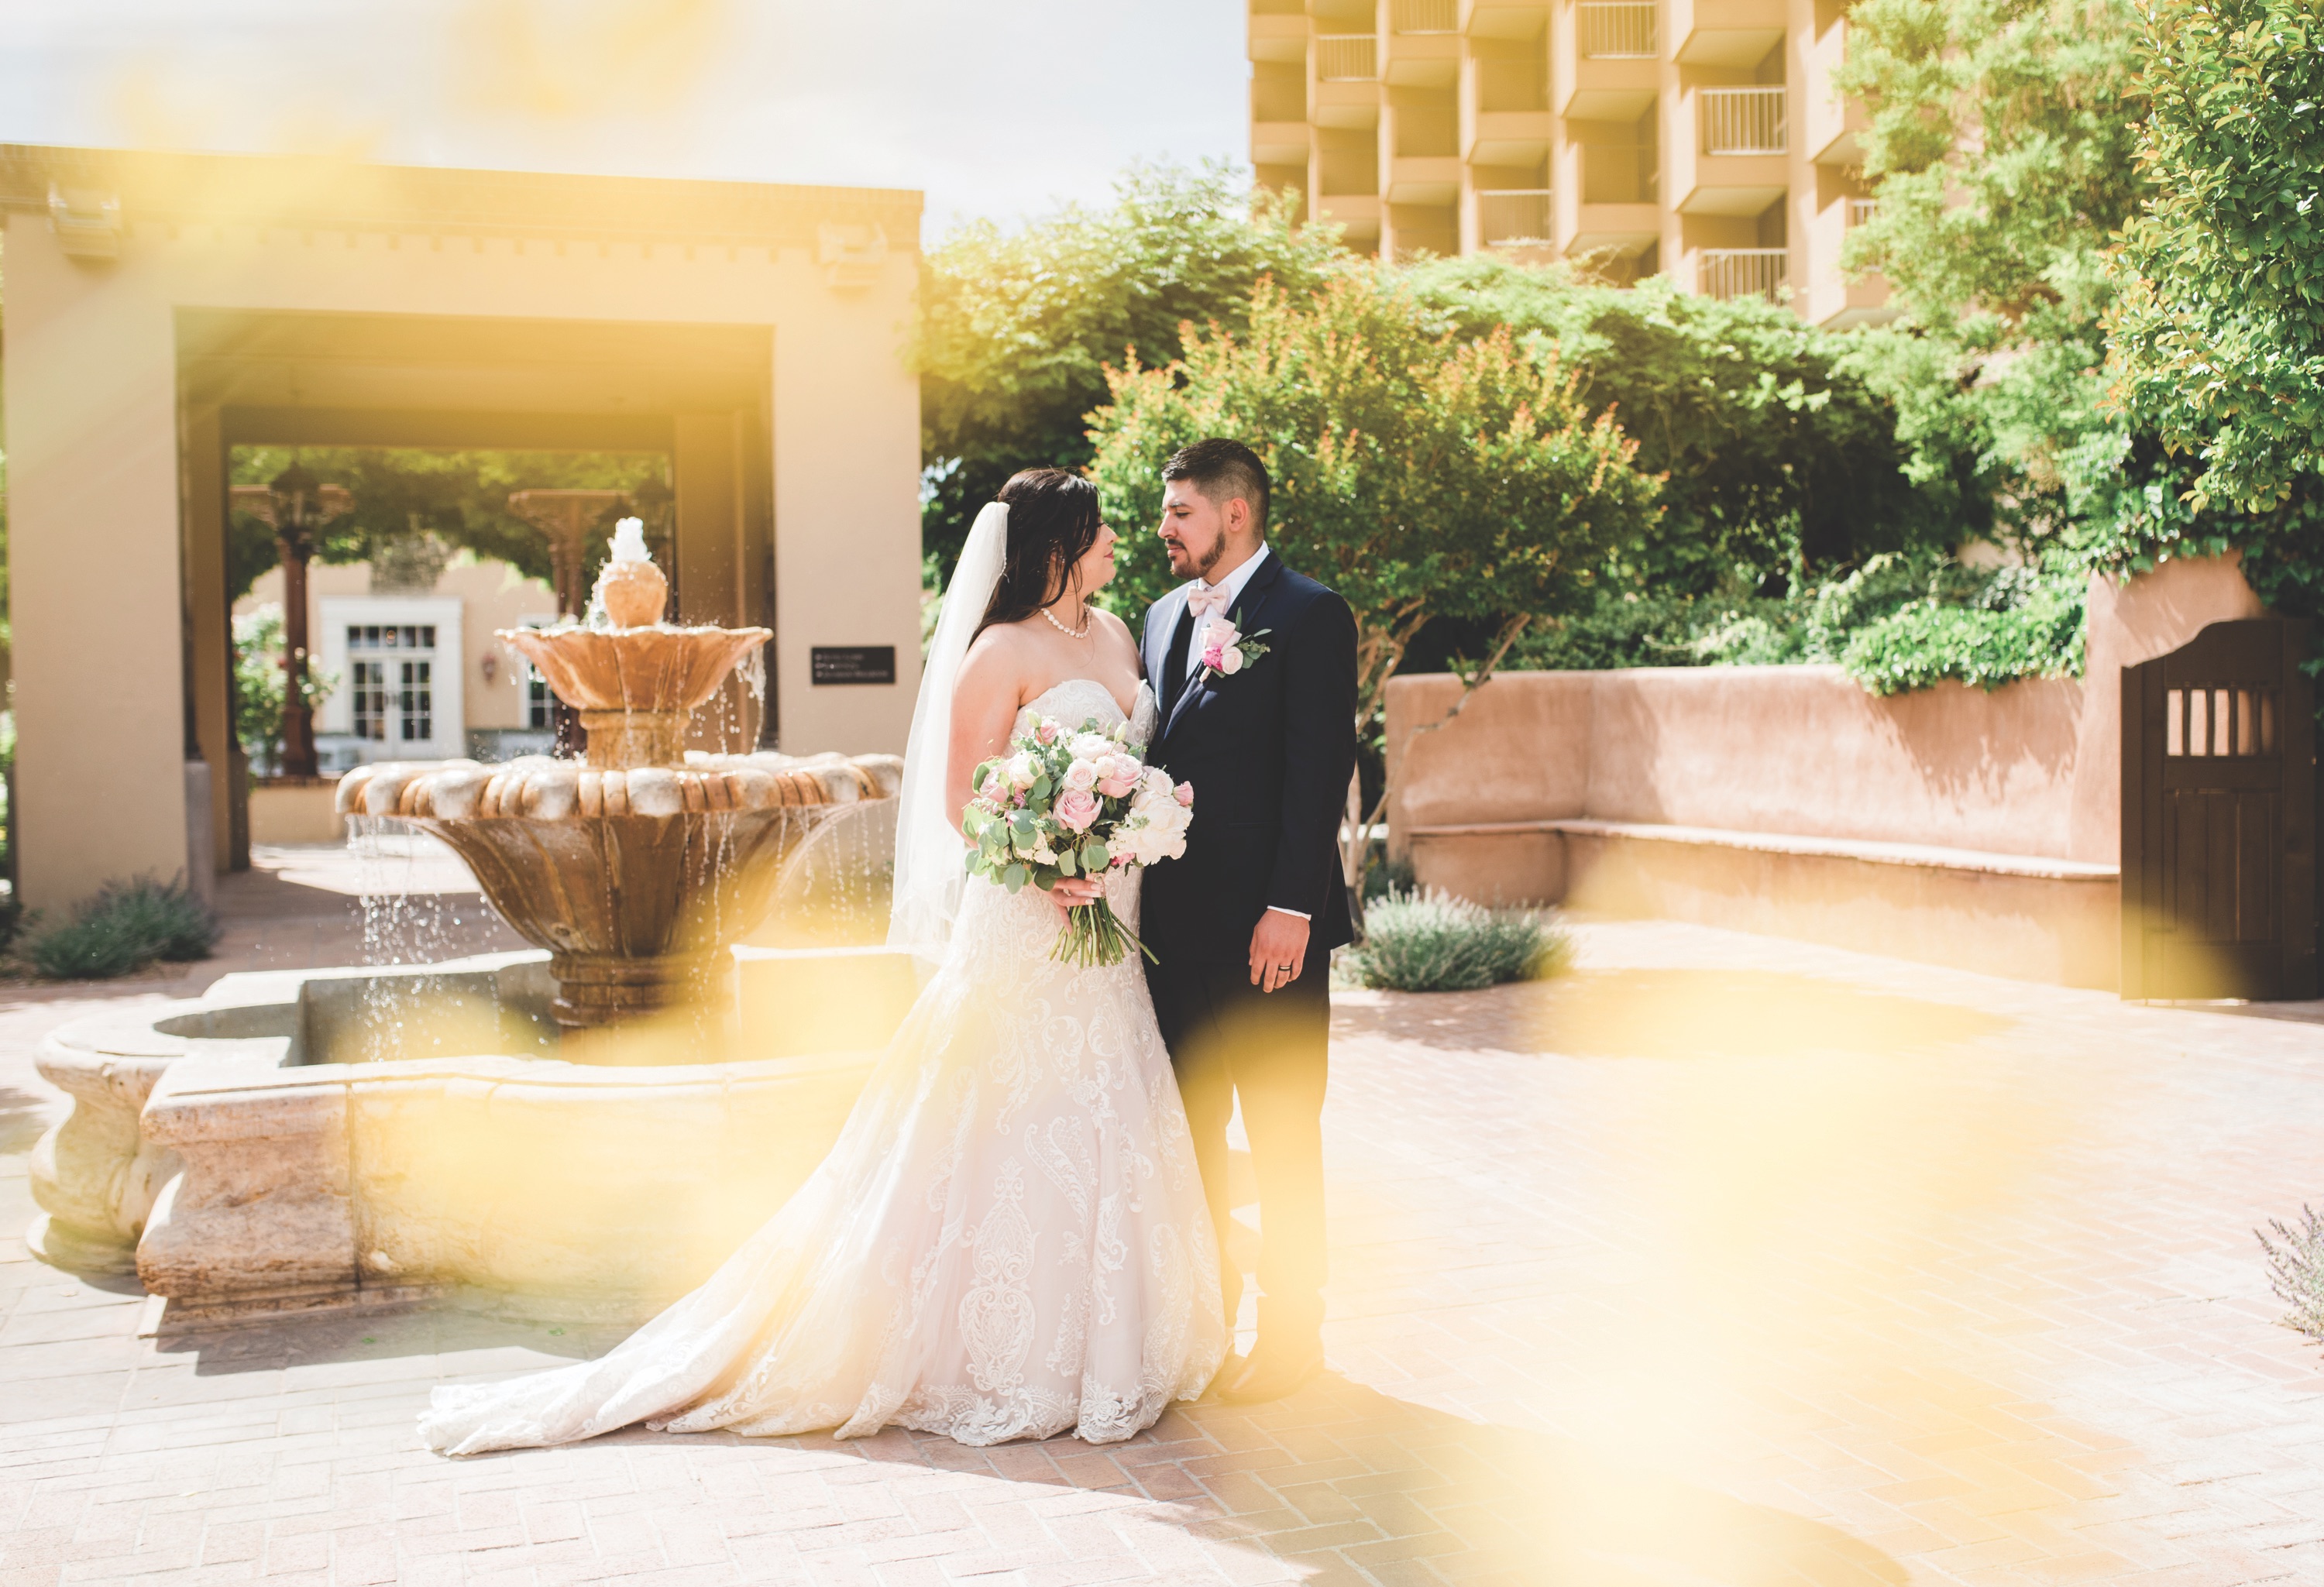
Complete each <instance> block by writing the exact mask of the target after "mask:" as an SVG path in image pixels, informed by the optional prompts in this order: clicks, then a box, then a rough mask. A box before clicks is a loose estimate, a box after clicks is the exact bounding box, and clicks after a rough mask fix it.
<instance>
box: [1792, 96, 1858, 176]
mask: <svg viewBox="0 0 2324 1587" xmlns="http://www.w3.org/2000/svg"><path fill="white" fill-rule="evenodd" d="M1825 80H1826V81H1829V79H1825ZM1807 102H1808V103H1807V116H1806V121H1807V125H1806V126H1804V127H1803V128H1802V129H1801V131H1802V133H1803V134H1804V135H1803V137H1802V139H1801V140H1800V141H1801V144H1802V146H1803V147H1804V148H1805V149H1806V150H1807V152H1808V158H1809V159H1810V160H1812V161H1815V162H1816V163H1817V164H1818V165H1861V164H1863V163H1864V149H1863V146H1862V144H1861V143H1859V142H1858V138H1859V136H1860V135H1861V134H1863V132H1864V131H1865V129H1866V128H1867V127H1869V126H1870V125H1872V117H1871V116H1870V115H1868V114H1867V112H1866V111H1865V108H1864V104H1863V102H1862V101H1861V100H1858V99H1845V98H1842V97H1840V95H1839V94H1837V93H1835V92H1833V91H1832V90H1831V89H1830V88H1825V87H1822V86H1818V87H1815V88H1810V89H1809V90H1808V93H1807Z"/></svg>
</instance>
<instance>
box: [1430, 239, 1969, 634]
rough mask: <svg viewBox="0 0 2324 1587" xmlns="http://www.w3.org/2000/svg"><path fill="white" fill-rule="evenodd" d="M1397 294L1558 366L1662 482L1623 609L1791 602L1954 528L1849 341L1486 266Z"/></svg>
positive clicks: (1490, 262) (1560, 275)
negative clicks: (1782, 595)
mask: <svg viewBox="0 0 2324 1587" xmlns="http://www.w3.org/2000/svg"><path fill="white" fill-rule="evenodd" d="M1401 279H1402V280H1403V281H1406V283H1407V284H1408V285H1409V287H1410V290H1411V291H1412V292H1413V293H1414V294H1415V296H1416V298H1417V299H1418V300H1420V301H1421V302H1423V303H1424V304H1425V305H1427V306H1428V307H1429V308H1431V309H1434V310H1435V311H1436V312H1437V313H1439V314H1441V315H1442V316H1443V317H1444V318H1445V319H1446V321H1447V322H1449V323H1450V324H1451V325H1452V327H1453V328H1457V329H1459V330H1460V331H1461V332H1462V333H1463V334H1465V335H1469V336H1482V335H1484V334H1486V333H1487V332H1488V331H1489V329H1490V328H1492V327H1495V326H1507V327H1508V328H1510V329H1511V330H1512V331H1513V332H1514V333H1516V334H1517V336H1518V337H1519V338H1520V340H1521V341H1522V342H1523V343H1524V344H1525V345H1526V346H1529V347H1533V348H1535V349H1537V350H1539V351H1541V352H1542V353H1543V355H1545V356H1549V357H1554V358H1555V359H1557V360H1558V361H1559V362H1560V363H1561V364H1563V367H1564V368H1566V369H1567V370H1569V371H1572V374H1573V375H1574V378H1575V380H1576V382H1577V387H1576V389H1577V392H1578V393H1579V395H1580V396H1581V397H1582V400H1583V401H1585V402H1586V403H1588V404H1589V405H1590V406H1591V407H1593V408H1594V407H1600V406H1605V407H1610V408H1611V409H1612V410H1613V411H1614V413H1615V414H1616V415H1617V417H1618V419H1619V420H1620V421H1621V425H1622V428H1623V429H1624V431H1625V432H1626V433H1627V434H1628V435H1629V436H1630V438H1632V439H1633V440H1635V441H1637V445H1638V454H1637V466H1638V467H1640V468H1641V469H1643V470H1645V471H1646V473H1648V474H1658V475H1665V476H1666V480H1665V486H1664V490H1663V494H1662V504H1663V512H1662V514H1661V516H1660V518H1659V519H1658V520H1656V521H1655V524H1654V528H1653V530H1652V532H1651V533H1650V534H1649V535H1647V536H1646V538H1645V539H1643V540H1641V541H1640V542H1639V543H1638V544H1637V545H1634V546H1630V547H1627V548H1624V549H1623V551H1622V553H1621V558H1622V562H1623V564H1624V566H1625V567H1627V568H1628V572H1629V575H1630V580H1629V587H1628V588H1627V589H1624V590H1622V591H1621V593H1623V594H1626V595H1627V594H1637V593H1644V592H1647V591H1651V592H1652V593H1653V594H1654V595H1656V596H1659V597H1667V596H1671V595H1703V594H1708V593H1711V592H1714V591H1717V590H1720V589H1721V588H1722V587H1724V586H1728V585H1729V583H1730V582H1731V581H1732V580H1734V579H1735V578H1736V577H1737V576H1738V570H1741V573H1742V577H1745V578H1746V579H1747V580H1748V583H1749V584H1750V585H1751V586H1763V585H1764V586H1773V587H1775V588H1781V587H1782V586H1783V585H1784V583H1785V582H1786V581H1787V580H1788V579H1789V578H1790V577H1792V576H1794V574H1796V573H1800V572H1803V571H1804V570H1809V569H1826V568H1831V567H1844V566H1851V565H1853V564H1855V563H1857V562H1859V561H1861V560H1862V559H1863V558H1866V557H1867V556H1873V555H1877V554H1878V553H1880V552H1884V551H1895V550H1903V549H1908V548H1910V547H1912V546H1914V545H1917V544H1922V543H1933V542H1934V541H1936V540H1941V539H1943V538H1945V536H1946V533H1947V531H1948V530H1949V529H1950V523H1949V522H1948V521H1947V520H1946V519H1945V517H1944V516H1943V515H1941V513H1939V512H1937V511H1936V510H1935V509H1934V507H1933V506H1932V503H1931V502H1930V501H1929V500H1928V498H1927V496H1926V494H1925V493H1923V492H1922V491H1920V490H1918V489H1916V488H1915V487H1914V484H1913V483H1912V482H1911V481H1910V480H1908V479H1907V478H1906V477H1905V474H1904V463H1905V461H1906V454H1905V452H1904V448H1903V447H1901V446H1900V445H1899V443H1898V441H1897V438H1896V414H1895V409H1894V407H1893V406H1892V404H1891V403H1890V401H1888V399H1886V397H1884V396H1882V395H1880V394H1878V393H1877V392H1874V391H1873V390H1872V389H1871V388H1870V387H1869V386H1868V385H1867V383H1866V382H1865V381H1864V380H1863V379H1862V377H1861V376H1860V375H1859V374H1856V373H1855V372H1854V371H1852V370H1851V369H1849V367H1847V366H1846V364H1845V357H1846V355H1847V353H1848V351H1849V347H1850V345H1851V343H1852V340H1853V338H1851V337H1846V336H1842V335H1835V334H1833V333H1831V332H1828V331H1822V330H1818V329H1817V328H1814V327H1812V326H1810V325H1807V324H1805V323H1803V321H1802V320H1801V319H1800V318H1799V317H1798V316H1797V315H1795V314H1793V313H1792V312H1791V311H1789V310H1788V309H1780V308H1777V307H1775V305H1773V304H1770V303H1766V302H1763V301H1760V300H1757V299H1737V300H1725V301H1722V300H1719V299H1716V298H1706V297H1699V296H1696V295H1694V294H1692V293H1688V292H1682V291H1679V290H1678V288H1677V287H1676V286H1675V285H1674V284H1673V283H1672V282H1671V281H1668V280H1666V279H1664V278H1660V277H1657V278H1655V279H1654V280H1651V281H1646V282H1644V283H1642V284H1640V285H1638V286H1637V287H1633V288H1627V289H1624V288H1614V287H1605V286H1598V285H1592V284H1590V283H1588V282H1586V281H1580V280H1577V279H1576V278H1575V277H1574V276H1573V274H1572V272H1569V271H1567V270H1565V269H1563V268H1562V267H1557V266H1550V267H1546V268H1545V267H1538V266H1534V267H1529V266H1526V265H1521V264H1517V263H1513V262H1511V261H1508V260H1505V259H1498V258H1494V257H1491V256H1489V255H1485V256H1471V257H1470V258H1465V259H1448V260H1440V261H1433V262H1428V263H1421V264H1417V265H1415V266H1412V267H1410V268H1408V269H1407V270H1406V271H1404V272H1402V273H1401ZM1618 584H1619V581H1618Z"/></svg>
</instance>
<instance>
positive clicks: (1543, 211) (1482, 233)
mask: <svg viewBox="0 0 2324 1587" xmlns="http://www.w3.org/2000/svg"><path fill="white" fill-rule="evenodd" d="M1477 235H1478V237H1479V238H1480V240H1481V241H1483V242H1484V243H1485V244H1486V245H1492V244H1495V243H1546V242H1547V241H1549V189H1547V188H1480V189H1477Z"/></svg>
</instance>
